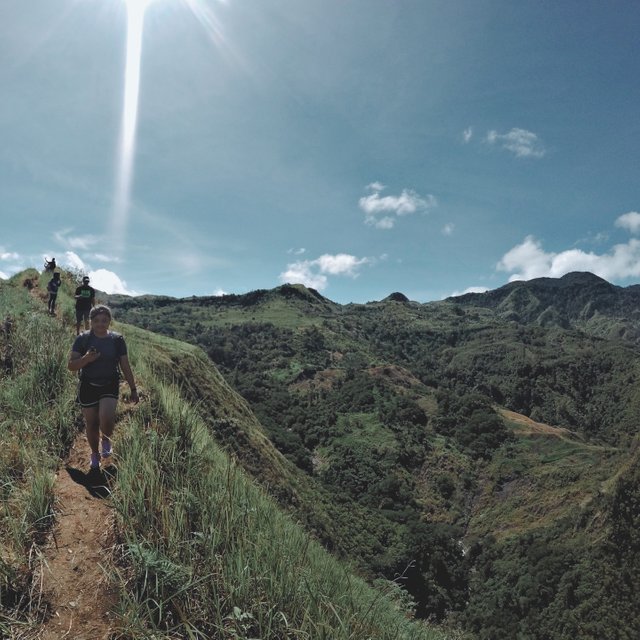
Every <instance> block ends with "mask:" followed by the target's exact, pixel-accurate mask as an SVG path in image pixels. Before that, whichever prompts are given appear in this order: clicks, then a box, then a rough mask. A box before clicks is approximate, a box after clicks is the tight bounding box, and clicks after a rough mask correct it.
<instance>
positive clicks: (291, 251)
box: [287, 247, 307, 256]
mask: <svg viewBox="0 0 640 640" xmlns="http://www.w3.org/2000/svg"><path fill="white" fill-rule="evenodd" d="M306 251H307V250H306V249H305V248H304V247H300V248H299V249H289V250H288V251H287V253H288V254H290V255H294V256H301V255H302V254H303V253H305V252H306Z"/></svg>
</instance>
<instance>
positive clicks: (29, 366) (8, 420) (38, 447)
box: [0, 272, 76, 638]
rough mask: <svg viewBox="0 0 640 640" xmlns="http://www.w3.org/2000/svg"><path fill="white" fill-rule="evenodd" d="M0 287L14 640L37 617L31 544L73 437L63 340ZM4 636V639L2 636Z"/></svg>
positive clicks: (5, 560)
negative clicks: (6, 324)
mask: <svg viewBox="0 0 640 640" xmlns="http://www.w3.org/2000/svg"><path fill="white" fill-rule="evenodd" d="M35 276H37V273H36V272H34V273H31V272H27V273H26V274H22V275H21V276H20V278H14V279H13V281H12V282H9V283H6V282H0V318H3V319H7V318H10V320H11V329H10V331H9V332H8V333H7V332H6V331H4V332H3V333H2V334H0V357H1V358H2V364H3V371H2V372H1V373H0V442H2V447H0V498H1V499H2V500H1V505H2V506H1V507H0V632H2V634H3V635H2V637H16V638H17V637H19V636H20V633H22V632H23V631H24V632H25V633H26V632H27V631H28V630H29V629H30V628H32V627H33V625H34V624H35V623H36V622H37V620H38V618H39V616H40V615H41V611H39V609H38V604H39V603H38V602H33V601H32V600H31V599H30V592H31V580H32V577H33V572H34V570H35V568H36V564H37V562H36V559H37V557H38V554H37V552H35V551H34V550H36V549H37V544H38V543H40V542H42V540H43V535H44V534H45V533H46V532H47V531H48V529H49V527H50V526H51V523H52V518H53V512H52V500H53V485H54V479H55V475H54V473H55V469H56V467H57V464H58V462H59V458H60V456H61V455H63V453H64V452H65V451H66V449H67V448H68V446H69V445H70V443H71V442H72V440H73V438H74V437H75V433H76V427H75V413H76V411H75V407H74V402H73V395H74V393H73V383H72V381H71V380H70V377H69V374H68V372H67V370H66V360H67V353H68V349H69V346H70V343H71V337H72V336H70V335H69V334H68V333H67V332H65V330H64V328H63V327H62V326H61V325H60V324H58V323H56V322H54V321H53V320H52V319H50V318H49V317H48V316H46V315H45V309H44V305H43V304H42V303H41V302H40V301H39V300H38V299H37V297H35V296H33V295H31V294H30V293H29V292H28V290H27V289H26V288H23V287H22V286H21V283H22V280H23V279H24V278H26V277H32V278H35ZM3 625H4V627H5V629H9V628H11V634H9V635H7V633H6V632H5V629H3Z"/></svg>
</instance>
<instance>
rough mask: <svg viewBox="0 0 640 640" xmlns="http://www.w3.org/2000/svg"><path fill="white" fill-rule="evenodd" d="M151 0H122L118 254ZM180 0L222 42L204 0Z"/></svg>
mask: <svg viewBox="0 0 640 640" xmlns="http://www.w3.org/2000/svg"><path fill="white" fill-rule="evenodd" d="M155 1H156V0H124V2H125V4H126V7H127V53H126V66H125V74H124V101H123V105H122V123H121V128H120V142H119V147H118V155H117V168H116V186H115V195H114V203H113V216H112V234H113V245H114V250H115V251H116V253H117V254H121V253H122V252H123V250H124V246H125V238H126V231H127V223H128V220H129V213H130V209H131V204H132V188H133V177H134V168H135V167H134V158H135V153H136V134H137V128H138V111H139V98H140V66H141V58H142V35H143V31H144V19H145V12H146V10H147V8H148V7H149V5H150V4H152V3H153V2H155ZM182 2H183V3H184V4H185V5H186V6H187V7H188V8H189V9H190V10H191V12H192V13H193V14H194V16H196V18H197V19H198V20H199V22H200V23H201V25H202V26H203V27H204V28H205V30H206V32H207V33H208V35H209V37H210V38H211V39H212V41H213V42H214V43H215V44H216V45H218V46H220V45H222V44H224V37H223V34H222V29H221V28H220V25H219V23H218V20H217V18H216V16H215V15H214V13H213V11H212V10H211V9H210V8H209V7H208V6H207V4H206V2H204V0H182ZM218 2H221V3H224V2H225V0H218Z"/></svg>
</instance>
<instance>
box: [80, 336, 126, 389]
mask: <svg viewBox="0 0 640 640" xmlns="http://www.w3.org/2000/svg"><path fill="white" fill-rule="evenodd" d="M91 347H95V350H96V351H98V352H99V353H100V357H99V358H98V359H97V360H95V361H94V362H92V363H90V364H88V365H86V366H85V367H83V368H82V369H81V373H80V378H81V379H82V380H86V381H88V382H92V383H93V384H108V383H109V382H112V381H113V380H118V379H119V377H120V369H119V367H118V365H119V363H120V357H121V356H126V355H127V345H126V344H125V341H124V338H123V337H122V336H121V335H120V334H119V333H116V332H115V331H109V333H108V334H107V335H106V336H105V337H104V338H98V336H96V335H94V334H93V333H92V332H91V331H84V332H83V333H81V334H80V335H79V336H78V337H77V338H76V339H75V340H74V342H73V347H71V351H75V352H76V353H79V354H80V355H82V356H83V355H84V354H85V353H87V351H89V349H90V348H91Z"/></svg>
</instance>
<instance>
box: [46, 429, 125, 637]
mask: <svg viewBox="0 0 640 640" xmlns="http://www.w3.org/2000/svg"><path fill="white" fill-rule="evenodd" d="M89 456H90V450H89V446H88V444H87V441H86V438H85V436H84V434H78V437H77V438H76V441H75V443H74V445H73V447H72V448H71V451H70V452H69V457H68V459H67V461H66V463H65V465H64V466H62V467H61V468H60V469H59V470H58V473H57V476H56V483H55V500H56V504H55V511H56V526H55V527H54V530H53V532H52V534H51V536H50V539H49V541H48V542H47V544H46V545H45V548H44V549H43V553H44V561H43V563H42V570H41V573H42V575H41V576H40V578H41V581H42V592H43V593H42V596H43V599H44V601H45V602H47V603H48V608H49V613H50V616H49V618H48V620H47V621H46V622H45V623H44V625H43V627H42V629H41V630H40V632H39V633H38V635H37V640H61V639H62V638H69V640H89V639H91V640H107V639H108V638H109V637H110V636H111V633H110V628H111V626H112V621H113V619H114V616H113V614H112V609H113V607H114V605H115V604H116V601H117V594H116V592H115V590H114V589H113V588H112V587H110V585H109V583H108V580H107V578H106V575H105V571H104V570H103V568H102V567H103V566H104V565H106V564H108V563H109V562H110V559H111V553H112V548H113V545H114V542H115V540H114V515H113V509H112V507H111V505H110V501H109V500H108V496H109V495H110V489H109V487H110V485H111V484H112V482H113V480H114V479H115V472H116V469H115V467H114V466H113V464H112V463H110V462H105V461H103V464H102V467H101V469H100V471H92V472H90V471H89ZM107 460H109V459H107Z"/></svg>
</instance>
